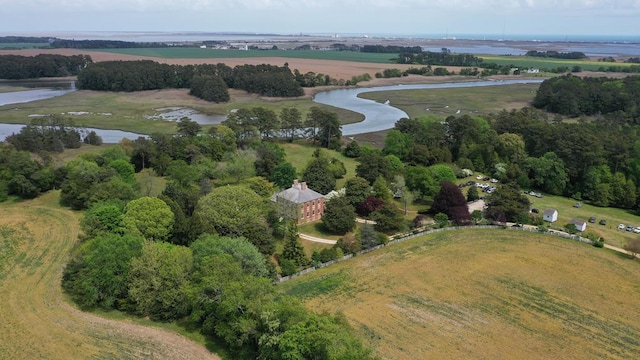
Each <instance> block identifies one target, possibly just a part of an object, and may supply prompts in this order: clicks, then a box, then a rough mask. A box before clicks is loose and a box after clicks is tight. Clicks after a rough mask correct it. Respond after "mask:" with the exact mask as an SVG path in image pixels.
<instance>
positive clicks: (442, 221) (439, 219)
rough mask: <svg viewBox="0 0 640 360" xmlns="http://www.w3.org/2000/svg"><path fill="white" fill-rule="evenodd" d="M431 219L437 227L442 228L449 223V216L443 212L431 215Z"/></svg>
mask: <svg viewBox="0 0 640 360" xmlns="http://www.w3.org/2000/svg"><path fill="white" fill-rule="evenodd" d="M433 220H434V221H435V222H436V225H437V226H438V228H443V227H445V226H447V225H449V217H448V216H447V214H445V213H437V214H436V215H435V216H434V217H433Z"/></svg>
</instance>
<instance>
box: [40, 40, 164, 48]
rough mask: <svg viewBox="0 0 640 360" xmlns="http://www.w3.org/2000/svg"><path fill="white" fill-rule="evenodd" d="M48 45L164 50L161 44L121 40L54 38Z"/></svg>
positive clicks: (58, 46)
mask: <svg viewBox="0 0 640 360" xmlns="http://www.w3.org/2000/svg"><path fill="white" fill-rule="evenodd" d="M49 45H50V46H51V47H54V48H62V49H133V48H164V47H168V46H169V45H167V44H166V43H163V42H132V41H122V40H73V39H58V38H54V39H52V40H50V41H49Z"/></svg>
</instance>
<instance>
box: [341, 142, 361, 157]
mask: <svg viewBox="0 0 640 360" xmlns="http://www.w3.org/2000/svg"><path fill="white" fill-rule="evenodd" d="M342 153H343V154H344V156H346V157H348V158H358V157H360V145H359V144H358V142H357V141H355V140H353V141H351V142H350V143H349V144H347V146H346V147H345V148H344V151H343V152H342Z"/></svg>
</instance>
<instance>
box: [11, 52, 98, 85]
mask: <svg viewBox="0 0 640 360" xmlns="http://www.w3.org/2000/svg"><path fill="white" fill-rule="evenodd" d="M92 63H93V60H92V59H91V57H90V56H89V55H71V56H63V55H55V54H39V55H36V56H21V55H0V79H11V80H20V79H34V78H43V77H64V76H72V75H77V74H78V73H79V72H80V71H81V70H82V69H84V68H85V67H86V66H88V65H89V64H92Z"/></svg>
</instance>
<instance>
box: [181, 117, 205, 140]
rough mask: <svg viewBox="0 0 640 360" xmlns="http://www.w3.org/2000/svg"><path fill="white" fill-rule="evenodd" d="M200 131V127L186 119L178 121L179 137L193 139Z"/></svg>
mask: <svg viewBox="0 0 640 360" xmlns="http://www.w3.org/2000/svg"><path fill="white" fill-rule="evenodd" d="M200 130H202V126H200V124H198V123H197V122H195V121H193V120H191V119H189V118H188V117H183V118H181V119H180V120H178V134H179V135H181V136H186V137H188V138H194V137H196V136H198V133H199V132H200Z"/></svg>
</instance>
